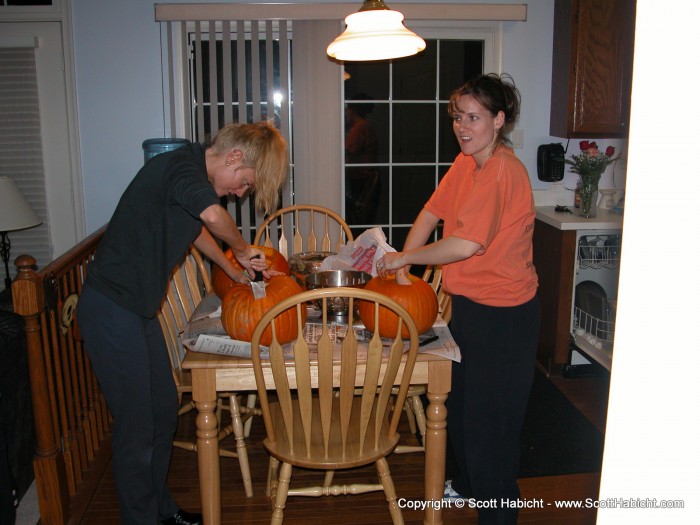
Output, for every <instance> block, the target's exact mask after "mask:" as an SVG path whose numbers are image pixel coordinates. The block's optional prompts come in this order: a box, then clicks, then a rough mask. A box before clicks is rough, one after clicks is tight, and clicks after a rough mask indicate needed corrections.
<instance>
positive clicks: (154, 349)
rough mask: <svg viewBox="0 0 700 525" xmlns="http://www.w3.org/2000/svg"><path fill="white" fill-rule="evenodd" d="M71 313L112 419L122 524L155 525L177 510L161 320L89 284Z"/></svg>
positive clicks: (173, 398) (173, 416) (173, 401)
mask: <svg viewBox="0 0 700 525" xmlns="http://www.w3.org/2000/svg"><path fill="white" fill-rule="evenodd" d="M77 315H78V325H79V326H80V333H81V335H82V336H83V339H84V341H85V349H86V351H87V353H88V356H89V357H90V362H91V363H92V367H93V369H94V371H95V374H96V376H97V379H98V380H99V382H100V387H101V389H102V392H103V394H104V396H105V399H106V401H107V405H108V406H109V409H110V411H111V413H112V416H113V418H114V424H113V429H112V467H113V470H114V481H115V483H116V488H117V495H118V496H119V504H120V508H121V518H122V523H124V524H128V525H155V524H157V523H158V522H159V520H161V519H165V518H168V517H171V516H172V515H174V514H175V513H176V512H177V510H178V507H177V505H176V504H175V502H174V501H173V499H172V497H171V496H170V492H169V491H168V488H167V485H166V483H167V477H168V469H169V467H170V458H171V453H172V441H173V437H174V435H175V430H176V428H177V409H178V396H177V388H176V387H175V382H174V381H173V376H172V368H171V365H170V360H169V357H168V351H167V347H166V346H165V339H164V338H163V332H162V330H161V327H160V323H159V322H158V319H157V318H154V319H148V318H145V317H142V316H140V315H137V314H134V313H132V312H130V311H129V310H126V309H124V308H122V307H121V306H119V305H118V304H116V303H114V302H113V301H111V300H110V299H108V298H107V297H105V296H104V295H102V294H101V293H99V292H97V291H96V290H95V289H93V288H92V287H90V285H89V283H86V284H85V286H84V287H83V291H82V293H81V295H80V300H79V301H78V310H77Z"/></svg>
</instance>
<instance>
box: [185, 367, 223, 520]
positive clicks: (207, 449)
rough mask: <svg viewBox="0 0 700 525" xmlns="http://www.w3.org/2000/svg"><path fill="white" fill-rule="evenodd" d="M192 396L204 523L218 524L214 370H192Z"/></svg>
mask: <svg viewBox="0 0 700 525" xmlns="http://www.w3.org/2000/svg"><path fill="white" fill-rule="evenodd" d="M192 398H193V399H194V402H195V406H196V407H197V419H196V424H197V463H198V468H199V490H200V494H201V498H202V517H203V520H204V525H220V523H221V476H220V471H219V468H220V467H219V431H218V422H217V419H216V412H215V411H216V406H217V403H216V373H215V370H211V369H202V370H192Z"/></svg>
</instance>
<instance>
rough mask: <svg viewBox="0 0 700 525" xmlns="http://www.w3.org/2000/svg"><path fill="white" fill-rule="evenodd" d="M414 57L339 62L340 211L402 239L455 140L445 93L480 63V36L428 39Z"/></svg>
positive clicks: (361, 225)
mask: <svg viewBox="0 0 700 525" xmlns="http://www.w3.org/2000/svg"><path fill="white" fill-rule="evenodd" d="M426 43H427V47H426V50H425V51H423V52H422V53H419V54H418V55H415V56H413V57H407V58H402V59H398V60H393V61H383V62H353V63H346V64H345V75H344V76H345V129H346V134H345V169H344V175H345V182H344V188H345V219H346V221H347V222H348V224H349V225H350V226H351V228H352V229H353V233H355V234H359V233H361V232H362V231H364V230H365V229H367V228H369V227H372V226H376V225H380V226H382V227H383V228H384V231H385V234H386V235H387V239H388V240H389V243H390V244H391V245H392V246H395V247H397V248H400V247H401V246H403V243H404V240H405V239H406V235H407V234H408V231H409V229H410V227H411V224H412V222H413V220H414V219H415V218H416V216H417V215H418V213H419V212H420V211H421V209H422V208H423V204H424V203H425V201H426V200H427V198H428V197H429V196H430V195H431V194H432V192H433V191H434V190H435V188H436V187H437V184H438V182H439V179H440V177H441V176H442V175H444V173H445V172H446V171H447V169H448V168H449V166H450V165H451V163H452V161H453V160H454V158H455V156H456V155H457V153H458V152H459V147H458V145H457V142H456V140H454V135H453V132H452V125H451V120H450V119H449V117H448V115H447V102H448V100H449V96H450V93H451V92H452V90H454V89H455V88H456V87H458V86H459V85H461V84H463V83H464V82H465V81H466V80H468V79H469V78H471V77H472V76H474V75H475V74H478V73H482V72H483V70H484V50H485V43H484V40H482V39H477V40H462V39H460V40H448V39H428V40H427V42H426Z"/></svg>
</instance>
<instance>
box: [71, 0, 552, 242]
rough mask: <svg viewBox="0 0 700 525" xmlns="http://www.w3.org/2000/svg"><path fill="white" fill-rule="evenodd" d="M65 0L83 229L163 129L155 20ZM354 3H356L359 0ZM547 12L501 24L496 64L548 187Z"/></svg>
mask: <svg viewBox="0 0 700 525" xmlns="http://www.w3.org/2000/svg"><path fill="white" fill-rule="evenodd" d="M289 1H290V3H305V2H303V1H302V0H289ZM319 1H325V2H328V3H341V2H340V1H337V0H319ZM442 1H443V2H445V3H460V2H459V0H442ZM172 3H185V2H184V1H183V0H179V1H177V0H176V1H173V2H172ZM189 3H198V2H197V1H192V0H190V2H189ZM232 3H245V2H242V1H241V0H232ZM402 3H411V2H407V1H398V0H394V1H393V2H392V1H390V2H388V5H389V7H392V8H395V9H399V10H400V6H401V4H402ZM478 3H522V2H520V1H517V0H516V1H513V0H510V1H505V0H481V1H480V2H478ZM72 4H73V9H72V12H73V30H74V35H73V36H74V45H75V60H76V71H77V92H78V111H79V125H80V149H81V160H82V169H83V181H84V193H85V195H84V197H85V215H86V225H87V232H88V233H90V232H92V231H94V230H95V229H97V228H98V227H100V226H101V225H102V224H104V223H105V222H107V221H108V220H109V218H110V217H111V214H112V212H113V211H114V209H115V207H116V204H117V202H118V200H119V197H120V196H121V193H122V192H123V190H124V189H125V188H126V186H127V184H128V183H129V181H130V180H131V179H132V178H133V176H134V175H135V173H136V171H137V170H138V169H139V167H140V166H141V165H142V163H143V153H142V150H141V143H142V142H143V140H145V139H147V138H152V137H162V136H165V127H164V116H163V106H164V101H163V97H162V85H161V62H160V60H161V57H160V26H159V24H158V23H156V22H155V16H154V2H151V1H145V0H120V1H119V2H114V1H113V0H73V1H72ZM357 4H358V8H359V6H360V5H361V2H360V1H359V0H358V2H357ZM553 12H554V2H553V0H537V1H535V2H530V3H529V4H528V20H527V22H506V23H505V24H504V36H503V44H504V46H503V47H504V49H505V53H504V56H503V71H505V72H508V73H510V74H511V75H512V76H513V78H514V80H515V82H516V85H517V86H518V87H519V88H520V90H521V92H522V98H523V108H522V116H521V122H520V124H519V127H520V128H522V129H523V130H524V146H525V147H524V149H522V150H518V151H517V153H518V155H520V157H521V158H522V159H523V161H524V162H525V163H526V165H527V167H528V170H529V171H530V174H531V178H532V179H533V187H535V188H537V189H546V188H547V187H548V185H547V184H545V183H541V182H539V181H537V180H536V179H537V175H536V170H535V153H536V150H537V146H538V145H539V144H541V143H543V142H551V141H552V140H556V141H559V140H560V139H554V138H552V137H549V136H548V133H549V98H550V82H551V73H550V70H551V61H552V18H553ZM538 200H539V199H538Z"/></svg>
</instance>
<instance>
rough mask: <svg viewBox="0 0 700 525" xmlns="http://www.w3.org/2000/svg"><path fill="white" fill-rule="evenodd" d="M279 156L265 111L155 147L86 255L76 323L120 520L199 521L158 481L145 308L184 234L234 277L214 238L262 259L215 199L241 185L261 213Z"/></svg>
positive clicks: (169, 385)
mask: <svg viewBox="0 0 700 525" xmlns="http://www.w3.org/2000/svg"><path fill="white" fill-rule="evenodd" d="M288 166H289V154H288V151H287V144H286V142H285V141H284V139H283V138H282V136H281V135H280V133H279V131H278V130H277V129H276V128H275V127H274V126H272V125H271V124H269V123H266V122H259V123H253V124H230V125H228V126H226V127H224V128H223V129H221V130H220V132H219V133H218V134H217V136H216V137H215V139H214V141H213V143H212V144H211V146H209V147H206V146H204V145H202V144H196V143H192V144H187V145H185V146H182V147H180V148H178V149H176V150H173V151H170V152H167V153H161V154H160V155H156V156H155V157H153V158H151V159H149V160H148V162H146V164H145V165H144V166H143V167H142V168H141V170H140V171H139V172H138V173H137V174H136V177H134V179H133V180H132V181H131V183H130V184H129V186H128V187H127V189H126V191H125V192H124V194H123V195H122V197H121V199H120V201H119V204H118V205H117V208H116V211H115V212H114V215H113V216H112V219H111V220H110V222H109V226H108V227H107V230H106V231H105V234H104V237H103V238H102V240H101V242H100V245H99V247H98V249H97V253H96V255H95V259H94V261H92V262H91V263H90V264H89V265H88V268H87V273H88V275H87V279H86V281H85V283H84V285H83V290H82V292H81V295H80V299H79V301H78V312H77V315H78V323H79V325H80V331H81V335H82V336H83V340H84V342H85V348H86V351H87V353H88V356H89V358H90V361H91V363H92V366H93V369H94V371H95V374H96V375H97V378H98V380H99V382H100V386H101V388H102V391H103V393H104V396H105V399H106V400H107V404H108V405H109V409H110V411H111V413H112V416H113V419H114V421H113V427H112V466H113V470H114V480H115V483H116V488H117V494H118V496H119V504H120V509H121V522H122V523H124V524H130V525H143V524H145V523H148V524H151V523H158V522H159V521H160V522H161V523H164V524H167V525H197V524H201V522H202V516H201V514H198V513H190V512H185V511H183V510H181V509H180V508H179V507H178V506H177V504H176V503H175V502H174V500H173V499H172V497H171V495H170V492H169V491H168V488H167V485H166V481H167V476H168V469H169V466H170V456H171V452H172V441H173V437H174V435H175V430H176V427H177V408H178V397H177V390H176V387H175V383H174V381H173V377H172V371H171V368H170V361H169V358H168V352H167V348H166V345H165V339H164V337H163V333H162V330H161V327H160V323H159V321H158V318H157V313H158V310H159V308H160V305H161V303H162V301H163V299H164V297H165V293H166V289H167V285H168V280H169V278H170V274H171V273H172V271H173V269H174V268H175V267H176V266H177V264H178V263H179V262H180V261H181V260H182V257H183V256H184V255H185V254H186V252H187V249H188V247H189V246H190V244H194V245H195V246H196V247H197V248H198V249H199V250H200V251H201V252H202V253H204V255H206V256H207V257H208V258H209V259H210V260H211V261H212V262H214V263H216V264H217V265H219V266H220V267H221V268H222V269H223V270H224V271H225V272H226V273H227V274H228V275H229V277H231V278H232V279H233V280H234V281H237V282H241V283H246V282H249V278H248V276H247V275H245V273H244V272H241V271H239V270H237V269H236V268H235V267H234V266H233V264H232V263H231V262H230V261H229V260H228V259H227V258H226V256H225V255H224V253H223V251H222V250H221V248H220V247H219V244H218V243H217V242H216V240H215V238H217V239H220V240H221V241H223V242H225V243H226V244H227V245H228V246H230V247H231V249H232V250H233V254H234V255H235V257H236V259H237V260H238V261H239V262H240V263H241V265H242V266H243V267H244V268H245V269H246V271H247V272H249V273H250V272H254V271H264V270H265V269H266V262H265V257H264V256H262V255H263V254H262V252H261V251H260V250H259V249H258V248H254V247H253V246H251V245H249V244H248V243H247V242H246V241H245V240H244V239H243V237H242V236H241V234H240V232H239V231H238V227H237V226H236V223H235V222H234V221H233V219H232V218H231V216H230V215H229V213H228V211H227V210H226V209H225V208H224V207H223V206H221V204H220V199H221V197H224V196H227V195H237V196H238V197H243V196H245V195H246V194H247V193H249V192H252V193H254V195H255V203H256V205H257V207H258V208H259V209H261V210H262V211H264V212H266V213H269V212H270V211H272V210H273V209H274V208H275V206H276V204H277V198H278V195H279V190H280V187H281V186H282V184H284V181H285V179H286V176H287V171H288ZM258 256H261V257H259V258H258ZM265 273H266V272H265Z"/></svg>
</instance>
